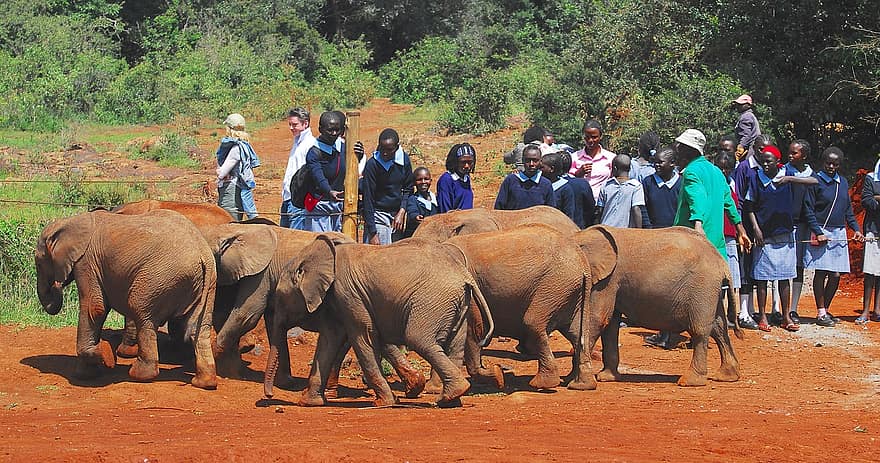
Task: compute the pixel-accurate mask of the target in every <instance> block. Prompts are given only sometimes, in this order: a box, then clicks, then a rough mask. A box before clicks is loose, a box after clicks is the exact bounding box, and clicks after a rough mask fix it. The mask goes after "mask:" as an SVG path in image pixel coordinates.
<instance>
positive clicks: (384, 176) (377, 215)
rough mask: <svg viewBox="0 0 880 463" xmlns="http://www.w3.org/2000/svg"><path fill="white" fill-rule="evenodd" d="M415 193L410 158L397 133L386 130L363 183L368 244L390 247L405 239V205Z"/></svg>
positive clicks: (367, 168) (381, 136)
mask: <svg viewBox="0 0 880 463" xmlns="http://www.w3.org/2000/svg"><path fill="white" fill-rule="evenodd" d="M412 189H413V171H412V164H411V163H410V160H409V156H408V155H407V154H406V152H404V151H403V148H401V146H400V136H399V135H398V134H397V131H396V130H394V129H390V128H388V129H385V130H383V131H382V133H380V134H379V141H378V145H377V146H376V151H375V152H373V155H372V156H371V157H370V158H369V159H368V160H367V162H366V164H365V166H364V176H363V179H362V182H361V191H362V193H363V196H364V201H363V205H364V212H363V214H364V240H365V242H366V243H369V244H391V243H392V242H394V241H398V240H400V239H402V238H403V232H404V225H405V224H404V222H405V221H406V203H407V200H408V198H409V196H410V195H411V194H412Z"/></svg>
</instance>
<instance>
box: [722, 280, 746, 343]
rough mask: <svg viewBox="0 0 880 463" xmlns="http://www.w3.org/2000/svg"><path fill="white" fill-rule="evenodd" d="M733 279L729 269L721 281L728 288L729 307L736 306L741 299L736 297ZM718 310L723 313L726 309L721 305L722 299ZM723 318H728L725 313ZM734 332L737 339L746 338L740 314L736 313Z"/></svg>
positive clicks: (723, 286)
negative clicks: (740, 323) (740, 324)
mask: <svg viewBox="0 0 880 463" xmlns="http://www.w3.org/2000/svg"><path fill="white" fill-rule="evenodd" d="M732 279H733V278H732V277H731V276H730V270H728V271H727V275H726V276H725V277H724V280H722V282H721V287H722V288H725V287H726V288H727V306H728V307H736V305H737V303H739V301H737V300H736V299H734V295H733V284H732V283H731V280H732ZM718 310H719V311H721V312H722V313H723V311H724V309H723V308H722V307H721V301H718ZM723 318H724V320H727V315H726V314H724V317H723ZM733 334H734V335H735V336H736V337H737V339H740V340H742V339H745V335H744V334H743V330H742V327H740V326H739V316H736V315H735V316H734V317H733Z"/></svg>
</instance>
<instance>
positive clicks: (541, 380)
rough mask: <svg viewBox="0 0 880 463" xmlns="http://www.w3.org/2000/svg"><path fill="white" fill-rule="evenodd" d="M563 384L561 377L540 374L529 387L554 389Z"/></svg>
mask: <svg viewBox="0 0 880 463" xmlns="http://www.w3.org/2000/svg"><path fill="white" fill-rule="evenodd" d="M560 383H562V379H561V378H560V377H559V375H555V374H552V373H538V374H537V375H535V377H534V378H532V380H531V381H529V386H532V387H533V388H535V389H553V388H555V387H556V386H559V384H560Z"/></svg>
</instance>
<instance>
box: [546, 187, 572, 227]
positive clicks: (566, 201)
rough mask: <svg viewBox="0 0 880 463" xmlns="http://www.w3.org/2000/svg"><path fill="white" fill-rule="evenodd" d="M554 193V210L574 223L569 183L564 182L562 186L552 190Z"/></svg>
mask: <svg viewBox="0 0 880 463" xmlns="http://www.w3.org/2000/svg"><path fill="white" fill-rule="evenodd" d="M551 186H552V184H551ZM554 192H555V193H556V209H559V210H560V211H562V213H563V214H565V215H567V216H568V218H570V219H571V220H572V222H574V220H575V206H574V190H572V186H571V181H570V180H568V181H566V182H565V184H564V185H562V186H560V187H559V188H557V189H556V190H554Z"/></svg>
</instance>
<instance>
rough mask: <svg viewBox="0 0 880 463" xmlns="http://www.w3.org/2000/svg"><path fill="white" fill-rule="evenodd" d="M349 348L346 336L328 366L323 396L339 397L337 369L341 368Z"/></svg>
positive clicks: (329, 397)
mask: <svg viewBox="0 0 880 463" xmlns="http://www.w3.org/2000/svg"><path fill="white" fill-rule="evenodd" d="M349 350H351V344H349V342H348V338H346V339H345V341H344V343H343V344H342V347H341V348H339V349H338V351H337V352H336V357H335V358H334V360H333V366H332V367H331V368H330V374H329V375H328V376H327V381H326V382H325V383H324V397H326V398H328V399H335V398H337V397H339V371H340V370H342V364H343V363H344V362H345V356H346V355H348V351H349Z"/></svg>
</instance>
